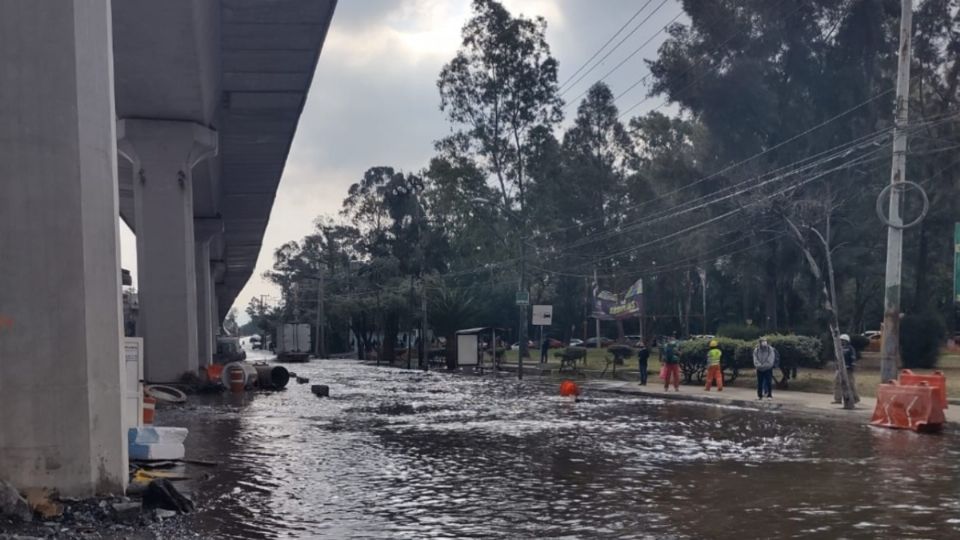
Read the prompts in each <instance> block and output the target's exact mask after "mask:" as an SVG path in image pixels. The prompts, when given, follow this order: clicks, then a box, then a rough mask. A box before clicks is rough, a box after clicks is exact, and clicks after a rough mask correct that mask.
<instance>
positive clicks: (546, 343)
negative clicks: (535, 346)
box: [540, 337, 550, 364]
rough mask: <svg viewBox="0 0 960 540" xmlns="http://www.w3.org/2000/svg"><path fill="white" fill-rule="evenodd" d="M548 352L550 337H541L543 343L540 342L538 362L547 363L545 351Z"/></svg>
mask: <svg viewBox="0 0 960 540" xmlns="http://www.w3.org/2000/svg"><path fill="white" fill-rule="evenodd" d="M548 352H550V338H547V337H545V338H543V343H541V344H540V363H541V364H546V363H547V353H548Z"/></svg>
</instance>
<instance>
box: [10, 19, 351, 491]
mask: <svg viewBox="0 0 960 540" xmlns="http://www.w3.org/2000/svg"><path fill="white" fill-rule="evenodd" d="M335 5H336V1H335V0H218V1H205V0H167V1H164V2H155V1H152V0H123V1H114V2H113V3H112V4H111V2H110V1H109V0H73V1H66V2H58V3H47V2H33V1H32V0H4V2H0V72H2V73H4V74H5V78H4V84H2V85H0V231H8V232H4V233H3V234H2V235H0V253H19V254H22V256H21V257H16V258H11V257H0V278H3V281H4V284H5V286H4V287H2V288H0V317H2V319H0V320H3V321H13V322H12V324H5V325H4V326H0V358H2V359H3V362H0V410H3V411H18V413H15V415H16V416H18V420H16V421H11V422H6V421H5V422H3V423H2V425H0V478H7V479H10V480H12V481H13V482H14V483H15V484H16V485H20V486H47V487H55V488H58V489H60V490H61V492H63V493H65V494H70V493H80V494H83V493H90V492H93V491H116V490H117V487H118V486H122V485H123V483H124V482H125V477H126V451H125V448H126V446H125V444H124V437H123V433H122V427H121V425H120V423H121V422H120V418H119V416H120V413H119V409H120V401H119V393H120V348H119V342H120V337H121V335H122V333H121V331H120V328H121V327H120V323H119V276H120V268H119V254H118V248H117V245H118V242H117V227H116V216H117V214H118V213H119V215H120V216H121V217H122V219H123V220H124V221H125V222H126V223H127V224H128V225H129V226H130V227H131V229H132V230H133V231H134V233H135V234H136V235H137V259H138V265H137V266H138V274H139V276H138V288H139V293H140V312H141V319H142V320H141V322H140V324H138V335H139V336H141V337H143V339H144V360H145V369H146V373H145V378H146V379H147V380H154V381H172V380H176V379H179V378H180V376H182V375H183V374H184V373H186V372H192V371H195V370H196V369H197V368H198V367H202V366H203V365H205V364H206V363H208V362H210V361H211V356H212V354H213V352H214V350H215V349H214V345H215V335H216V329H217V327H218V326H219V323H220V321H222V319H223V317H224V316H225V314H226V312H227V310H228V309H229V308H230V306H231V305H232V304H233V302H234V300H235V299H236V297H237V294H238V293H239V292H240V290H241V289H242V288H243V286H244V285H245V284H246V282H247V280H248V279H249V278H250V275H251V273H252V272H253V269H254V266H255V264H256V260H257V256H258V254H259V252H260V248H261V243H262V239H263V234H264V231H265V229H266V226H267V222H268V220H269V217H270V212H271V208H272V206H273V201H274V197H275V193H276V189H277V186H278V183H279V181H280V177H281V174H282V172H283V168H284V164H285V162H286V159H287V154H288V153H289V150H290V145H291V142H292V140H293V136H294V134H295V132H296V127H297V123H298V121H299V118H300V113H301V111H302V109H303V106H304V102H305V100H306V96H307V92H308V90H309V87H310V84H311V81H312V80H313V76H314V71H315V69H316V64H317V61H318V58H319V55H320V52H321V49H322V46H323V42H324V40H325V38H326V33H327V29H328V27H329V25H330V21H331V19H332V16H333V11H334V8H335ZM13 179H17V180H19V181H13ZM51 388H57V389H59V392H51ZM19 412H23V414H19ZM78 449H79V450H78Z"/></svg>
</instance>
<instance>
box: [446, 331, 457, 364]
mask: <svg viewBox="0 0 960 540" xmlns="http://www.w3.org/2000/svg"><path fill="white" fill-rule="evenodd" d="M446 338H447V351H446V353H445V354H446V355H447V369H449V370H450V371H453V370H455V369H457V367H458V362H457V334H456V332H452V333H449V334H447V335H446Z"/></svg>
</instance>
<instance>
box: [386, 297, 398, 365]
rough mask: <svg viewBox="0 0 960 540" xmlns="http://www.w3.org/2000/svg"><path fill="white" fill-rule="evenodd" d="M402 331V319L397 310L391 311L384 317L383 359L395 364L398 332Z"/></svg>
mask: <svg viewBox="0 0 960 540" xmlns="http://www.w3.org/2000/svg"><path fill="white" fill-rule="evenodd" d="M399 331H400V317H399V314H398V313H397V310H395V309H391V310H390V311H389V312H388V313H387V314H386V315H384V321H383V344H382V348H383V359H384V360H386V361H387V362H390V363H391V364H392V363H393V361H394V359H396V357H397V351H396V346H397V332H399Z"/></svg>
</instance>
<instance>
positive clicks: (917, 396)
mask: <svg viewBox="0 0 960 540" xmlns="http://www.w3.org/2000/svg"><path fill="white" fill-rule="evenodd" d="M941 394H942V392H940V389H939V388H935V387H933V386H930V385H928V384H927V383H926V382H920V384H917V385H911V386H901V385H900V384H898V383H897V382H895V381H894V382H890V383H888V384H881V385H880V386H878V387H877V406H876V408H874V409H873V417H872V418H870V423H871V424H872V425H874V426H881V427H889V428H894V429H912V430H914V431H924V432H930V431H939V430H940V429H941V428H943V423H944V422H945V421H946V419H945V418H944V416H943V408H942V407H940V396H941Z"/></svg>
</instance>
